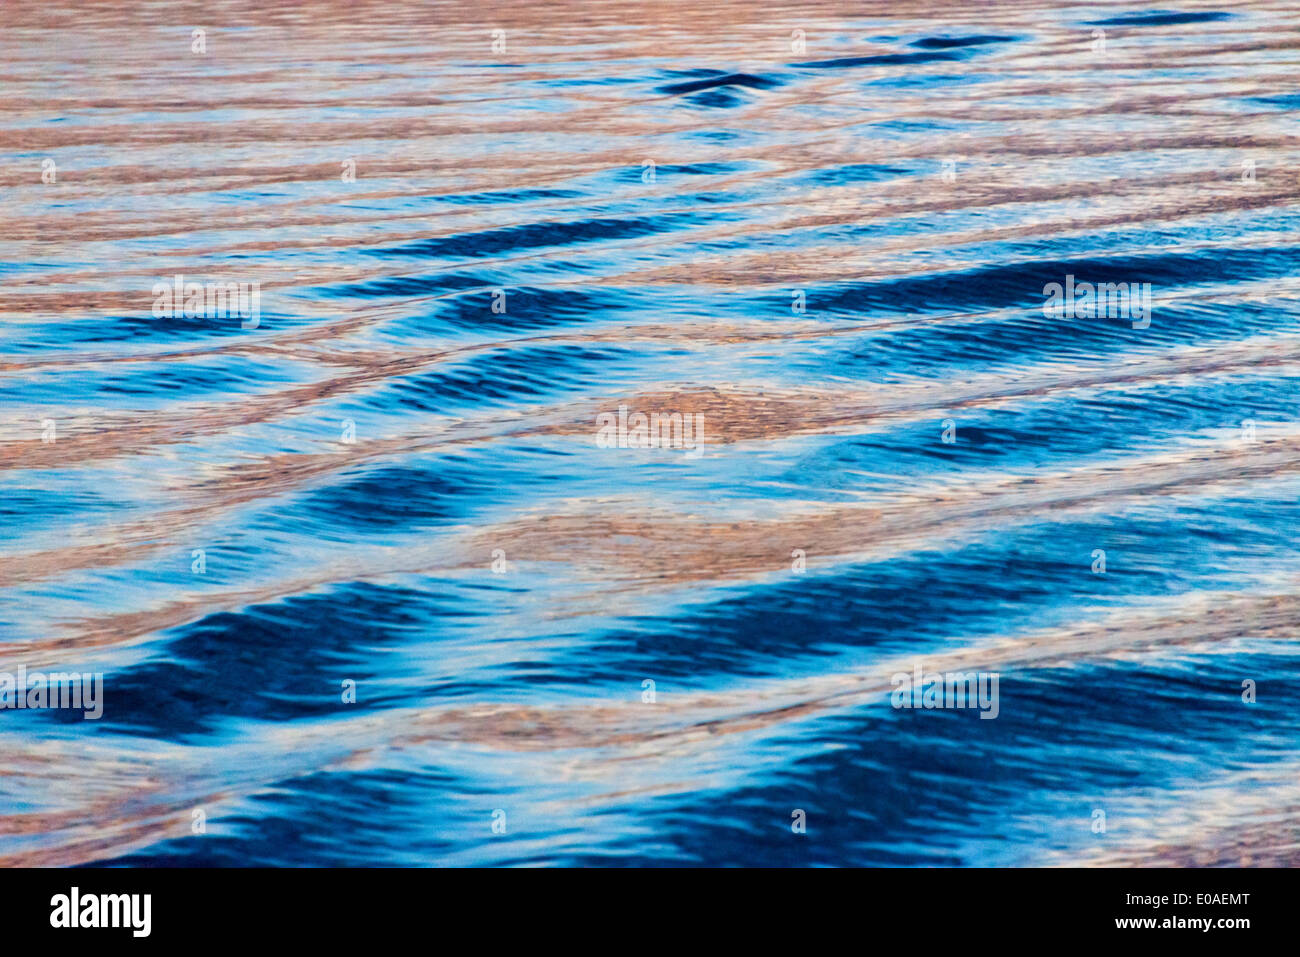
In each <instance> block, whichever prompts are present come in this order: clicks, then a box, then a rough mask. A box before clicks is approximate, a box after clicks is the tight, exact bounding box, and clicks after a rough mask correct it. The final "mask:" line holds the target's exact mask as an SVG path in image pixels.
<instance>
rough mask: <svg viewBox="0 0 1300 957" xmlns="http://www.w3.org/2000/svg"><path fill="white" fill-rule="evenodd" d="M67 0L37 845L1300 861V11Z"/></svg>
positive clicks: (34, 616)
mask: <svg viewBox="0 0 1300 957" xmlns="http://www.w3.org/2000/svg"><path fill="white" fill-rule="evenodd" d="M61 6H63V5H60V4H57V3H56V4H53V5H41V6H40V7H39V8H38V7H36V6H35V5H32V6H28V5H24V4H19V5H18V6H17V7H15V8H13V11H12V14H10V12H9V11H6V14H5V16H6V18H10V17H12V21H13V22H12V25H11V27H9V28H7V29H6V30H5V31H0V49H2V50H3V53H4V59H3V62H4V63H5V67H4V73H5V77H4V88H5V95H4V96H3V97H0V111H3V114H4V115H3V119H0V130H2V131H3V135H0V177H2V181H0V187H3V188H4V192H5V197H6V200H5V205H4V208H3V212H2V213H0V216H2V217H3V225H4V229H3V231H0V279H2V280H3V285H2V286H0V449H2V450H3V455H0V672H8V673H17V671H18V669H19V667H20V666H21V667H23V668H25V669H26V670H27V671H28V672H35V671H43V672H78V673H102V675H103V715H102V717H100V718H98V719H93V720H91V719H87V718H86V716H85V715H84V713H83V712H82V711H79V710H76V709H53V708H45V709H36V710H29V709H23V710H16V709H12V708H8V709H5V708H0V739H2V742H0V743H2V744H3V746H4V753H5V754H6V755H7V760H6V761H5V762H4V764H3V769H4V771H5V773H4V774H3V775H0V814H2V815H3V821H2V823H0V862H3V863H6V864H41V865H43V864H111V865H129V866H154V865H201V866H208V865H415V866H423V865H539V864H541V865H631V866H654V865H782V866H784V865H793V866H807V865H889V866H893V865H901V866H916V865H953V866H987V865H1042V864H1125V865H1129V864H1137V865H1153V864H1199V865H1239V864H1291V863H1296V858H1297V850H1296V843H1295V839H1294V835H1295V833H1296V828H1297V827H1298V826H1300V766H1298V765H1297V759H1296V752H1297V747H1298V746H1300V711H1297V709H1296V708H1295V703H1296V701H1297V700H1298V693H1300V659H1297V657H1296V656H1295V654H1294V641H1295V638H1296V635H1297V625H1298V624H1300V555H1298V554H1297V549H1296V541H1297V539H1296V534H1295V529H1296V528H1297V527H1300V504H1297V492H1298V491H1300V425H1298V424H1297V412H1298V411H1300V390H1298V389H1297V373H1298V372H1300V283H1298V282H1297V278H1300V277H1298V275H1297V269H1296V264H1297V250H1300V215H1298V214H1297V212H1296V208H1297V206H1296V200H1297V197H1298V196H1300V179H1297V175H1296V170H1297V169H1298V168H1300V165H1298V163H1300V140H1298V139H1297V134H1298V133H1300V127H1298V126H1297V119H1298V116H1300V114H1298V113H1297V106H1298V105H1300V100H1297V92H1296V84H1295V77H1296V71H1295V64H1296V58H1297V55H1298V54H1300V34H1298V33H1297V32H1296V28H1297V26H1298V25H1300V18H1298V17H1297V11H1296V10H1294V9H1288V5H1286V4H1283V3H1281V2H1262V3H1253V2H1252V3H1249V4H1245V5H1234V6H1233V7H1231V8H1226V7H1224V8H1217V7H1214V6H1209V5H1206V4H1204V3H1196V4H1191V5H1187V4H1184V5H1180V6H1178V7H1176V8H1174V7H1170V8H1164V7H1160V8H1155V7H1152V8H1141V7H1138V6H1134V5H1131V4H1090V5H1079V6H1071V7H1053V6H1047V5H1043V6H1041V7H1033V6H1030V7H1025V6H1020V7H1010V6H1008V7H996V8H992V9H988V10H984V9H981V11H980V12H979V13H978V14H965V13H961V12H960V11H954V10H948V9H943V10H939V9H934V8H932V6H931V5H927V4H921V3H912V2H910V0H905V2H902V3H888V4H885V3H869V4H866V5H860V4H859V5H845V4H839V3H834V2H827V3H819V4H813V5H811V6H810V5H806V4H804V5H799V6H798V7H794V6H791V7H788V8H787V7H785V6H781V5H775V6H771V7H768V8H765V9H764V10H761V11H759V10H755V9H753V8H752V6H744V5H737V4H732V3H726V2H724V3H720V4H712V5H710V7H709V8H708V9H707V10H701V11H689V12H688V11H686V10H685V9H683V10H682V11H680V12H673V11H668V10H667V9H666V8H658V7H646V6H644V5H636V4H625V3H621V2H619V3H613V4H596V3H592V2H591V0H564V2H562V3H560V4H557V5H554V6H550V7H545V8H543V7H538V8H536V9H522V8H521V9H514V8H511V10H510V16H504V15H503V16H501V18H500V20H499V22H498V21H495V20H494V21H493V22H491V23H488V22H487V21H486V20H483V19H482V17H481V16H480V15H479V14H475V13H473V12H472V11H469V10H468V9H466V8H462V7H458V6H455V5H450V4H444V3H435V4H431V5H430V4H405V3H397V4H388V5H386V6H385V7H384V12H383V15H382V16H380V15H378V14H377V13H375V12H374V11H371V10H370V9H369V8H368V7H367V5H365V4H362V5H360V6H358V5H356V4H349V5H347V6H343V5H338V6H336V5H331V4H327V3H319V4H309V5H307V6H304V7H301V8H299V7H293V8H276V9H274V10H269V11H260V10H256V9H249V8H246V7H244V6H241V5H238V4H234V3H230V4H225V3H217V4H215V5H214V6H213V7H212V8H211V10H210V11H205V15H207V16H209V18H210V19H209V25H207V26H206V27H205V34H204V49H203V50H202V51H199V52H196V51H195V50H194V49H193V48H192V44H193V43H194V42H195V41H194V39H193V36H192V33H191V30H192V28H193V26H194V25H193V24H189V23H188V20H187V18H188V16H189V15H190V14H188V13H184V14H182V13H181V12H179V11H178V10H176V9H175V8H174V7H173V5H171V4H167V3H164V4H160V5H155V6H154V7H150V8H149V9H148V10H135V11H109V10H107V9H100V8H90V9H87V10H84V11H82V10H78V11H77V12H76V14H75V16H73V15H72V14H71V13H70V11H71V10H72V7H71V6H68V7H66V8H65V9H63V10H60V9H59V8H60V7H61ZM372 14H373V15H372ZM169 21H174V22H169ZM181 21H186V22H181ZM498 28H500V29H504V30H505V31H506V33H505V42H506V46H505V48H504V49H500V48H499V47H498V48H497V49H494V48H493V36H492V30H493V29H498ZM794 31H802V39H798V38H796V37H795V36H794V35H793V34H794ZM1095 31H1104V32H1095ZM46 159H52V160H53V161H54V164H55V168H56V170H57V173H56V176H55V178H54V179H53V181H49V182H43V181H42V176H41V174H42V161H43V160H46ZM349 163H351V164H352V167H353V171H354V172H355V179H352V178H350V175H349V174H348V164H349ZM177 274H180V275H182V276H183V277H184V279H185V281H193V282H198V283H209V282H214V283H216V282H221V283H224V282H235V283H240V282H243V283H259V284H260V300H259V302H258V307H257V308H258V314H257V316H256V322H255V323H253V325H252V327H248V325H249V323H248V316H247V315H244V316H241V315H239V314H237V313H236V312H234V311H231V310H227V311H225V312H222V313H219V314H218V313H216V312H213V311H212V310H209V309H207V307H206V300H205V307H204V309H203V310H200V314H197V315H189V316H187V315H185V314H184V310H183V309H182V310H180V314H171V315H163V316H159V315H157V314H156V310H155V304H156V302H155V300H156V296H157V294H156V292H155V291H154V287H155V284H157V283H162V284H164V286H170V284H171V283H172V281H173V277H174V276H176V275H177ZM1067 276H1070V277H1074V278H1073V280H1071V281H1072V282H1074V281H1077V282H1090V283H1094V284H1102V283H1122V284H1135V287H1134V288H1141V286H1142V284H1147V283H1149V284H1150V296H1151V299H1150V308H1149V312H1148V313H1147V314H1146V315H1142V316H1139V315H1130V314H1128V313H1122V314H1117V315H1111V316H1102V317H1100V318H1094V317H1092V316H1078V317H1069V316H1067V317H1055V316H1049V315H1045V313H1044V309H1043V306H1044V303H1045V301H1046V298H1047V294H1046V292H1045V286H1046V285H1048V284H1050V283H1054V282H1055V283H1061V284H1064V283H1065V282H1066V280H1067ZM173 312H175V311H173ZM620 406H624V407H626V409H627V410H628V411H629V412H631V413H636V412H642V413H645V414H647V415H649V414H662V415H670V414H681V415H685V416H686V417H687V422H689V421H690V420H691V419H692V418H693V417H696V416H699V417H701V418H700V421H701V422H702V430H703V431H702V434H701V433H697V434H696V436H697V438H700V437H701V435H702V444H699V445H698V446H696V445H692V444H691V443H690V442H687V441H686V440H684V439H683V440H682V441H681V442H679V443H675V444H674V443H670V444H674V447H671V448H636V447H630V448H629V447H618V446H617V444H615V447H605V446H606V445H607V443H604V442H603V441H602V439H601V431H600V422H601V419H600V418H599V417H600V416H601V415H602V414H613V415H614V416H615V417H616V415H617V413H618V410H619V407H620ZM679 437H680V434H679ZM1103 553H1104V554H1103ZM1099 555H1100V556H1101V558H1100V559H1099ZM914 666H916V667H920V668H921V669H922V671H923V672H927V673H928V672H939V673H953V672H957V673H963V674H964V673H975V674H979V675H985V676H988V675H992V674H996V675H997V676H998V679H999V684H998V695H999V697H998V702H997V709H996V717H995V718H992V719H990V717H991V715H988V714H987V709H985V711H986V716H985V717H981V710H980V709H978V708H972V707H967V708H960V707H953V708H946V707H945V708H934V709H927V708H915V709H913V708H899V707H895V706H894V705H895V703H896V702H895V701H894V700H893V695H892V694H891V692H892V688H893V686H894V680H893V676H894V675H896V674H899V673H904V674H910V673H912V672H913V668H914ZM2 691H3V678H2V677H0V692H2ZM3 700H4V699H3V696H2V694H0V704H2V703H3Z"/></svg>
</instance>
